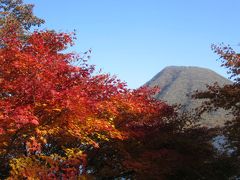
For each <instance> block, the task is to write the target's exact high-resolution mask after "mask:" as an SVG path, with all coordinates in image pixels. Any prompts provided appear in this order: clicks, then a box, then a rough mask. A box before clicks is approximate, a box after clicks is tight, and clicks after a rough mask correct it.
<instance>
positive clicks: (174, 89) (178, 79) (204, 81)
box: [145, 66, 232, 110]
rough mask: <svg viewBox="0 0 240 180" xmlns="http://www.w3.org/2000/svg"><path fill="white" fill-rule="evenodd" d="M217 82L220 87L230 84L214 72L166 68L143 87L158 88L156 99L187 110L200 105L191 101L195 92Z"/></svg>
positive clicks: (183, 67)
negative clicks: (180, 105)
mask: <svg viewBox="0 0 240 180" xmlns="http://www.w3.org/2000/svg"><path fill="white" fill-rule="evenodd" d="M215 82H217V83H218V84H219V85H220V86H223V85H224V84H230V83H232V82H231V81H230V80H228V79H226V78H224V77H222V76H220V75H219V74H217V73H216V72H214V71H212V70H210V69H207V68H201V67H195V66H168V67H166V68H164V69H163V70H162V71H160V72H159V73H158V74H156V75H155V76H154V77H153V78H152V79H151V80H150V81H148V82H147V83H146V84H145V85H147V86H150V87H154V86H158V87H159V88H160V92H159V93H158V94H156V95H155V97H156V98H157V99H160V100H163V101H166V102H167V103H168V104H170V105H172V104H182V105H184V106H186V108H187V109H188V110H190V109H194V108H196V107H198V106H200V105H201V102H202V101H201V100H193V99H191V95H193V94H194V92H195V91H196V90H199V91H202V90H206V85H212V84H214V83H215Z"/></svg>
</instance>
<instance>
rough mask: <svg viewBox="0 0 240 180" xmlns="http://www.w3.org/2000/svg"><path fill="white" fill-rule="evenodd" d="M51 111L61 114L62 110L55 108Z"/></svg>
mask: <svg viewBox="0 0 240 180" xmlns="http://www.w3.org/2000/svg"><path fill="white" fill-rule="evenodd" d="M53 111H57V112H61V111H62V110H61V109H60V108H55V109H53Z"/></svg>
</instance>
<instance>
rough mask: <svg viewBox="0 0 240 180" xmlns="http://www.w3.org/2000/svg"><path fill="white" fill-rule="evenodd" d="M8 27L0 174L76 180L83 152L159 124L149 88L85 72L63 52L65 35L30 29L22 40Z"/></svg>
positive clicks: (0, 80) (162, 109)
mask: <svg viewBox="0 0 240 180" xmlns="http://www.w3.org/2000/svg"><path fill="white" fill-rule="evenodd" d="M15 29H16V28H15V26H14V24H10V25H9V26H8V27H7V28H5V29H2V38H1V44H3V47H2V48H1V49H0V72H1V73H0V87H1V92H0V96H1V99H0V133H1V134H0V158H1V171H2V174H4V173H6V172H9V173H10V177H13V178H24V177H32V178H36V177H42V178H43V179H44V178H67V177H79V176H81V175H84V174H86V171H85V167H86V153H85V151H86V150H87V149H89V148H99V143H100V142H102V141H109V140H110V139H119V140H124V139H126V138H128V137H129V136H133V135H134V136H138V135H140V134H141V133H142V131H141V130H140V129H139V130H138V131H136V130H135V127H140V126H144V125H147V124H154V123H157V124H159V125H160V124H161V118H162V117H164V116H167V115H170V114H171V113H172V109H171V108H170V107H168V106H167V105H166V104H164V103H161V102H158V101H156V100H153V99H152V98H151V97H150V96H151V94H152V93H153V92H151V91H150V90H147V89H146V88H140V89H138V90H129V89H127V88H126V87H125V83H122V82H120V81H119V80H118V79H116V78H115V77H111V76H109V75H108V74H97V75H93V72H94V66H90V65H88V64H87V62H85V60H83V59H81V57H79V56H78V55H75V54H72V53H64V52H63V51H64V50H66V48H67V47H68V45H72V43H73V42H72V36H71V34H65V33H56V32H53V31H40V32H39V31H35V32H33V33H32V34H30V35H28V36H27V38H22V36H21V34H19V33H18V32H17V31H15ZM76 62H78V64H80V65H79V66H73V65H72V64H73V63H76ZM79 167H81V170H79ZM8 169H9V170H8Z"/></svg>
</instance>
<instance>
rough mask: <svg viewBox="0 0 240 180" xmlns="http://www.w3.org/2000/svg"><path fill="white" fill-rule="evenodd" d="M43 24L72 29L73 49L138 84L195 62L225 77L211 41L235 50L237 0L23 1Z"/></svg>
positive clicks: (132, 85) (239, 3) (238, 15)
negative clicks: (165, 70)
mask: <svg viewBox="0 0 240 180" xmlns="http://www.w3.org/2000/svg"><path fill="white" fill-rule="evenodd" d="M24 2H25V3H32V4H35V8H34V13H35V14H36V15H37V16H39V17H41V18H43V19H45V20H46V23H45V25H44V26H43V28H47V29H55V30H57V31H64V32H72V31H73V30H74V29H75V30H76V32H77V40H76V45H75V46H74V48H73V50H74V51H77V52H83V51H86V50H88V49H90V48H91V49H92V50H93V53H92V56H91V60H90V62H89V63H90V64H95V65H96V67H97V68H98V69H100V68H101V69H102V70H103V72H106V73H110V74H112V75H117V76H118V77H119V78H120V79H121V80H123V81H126V82H127V84H128V86H129V87H130V88H137V87H139V86H141V85H143V84H144V83H145V82H146V81H148V80H150V79H151V78H152V77H153V76H154V75H155V74H157V73H158V72H159V71H160V70H162V69H163V68H164V67H166V66H170V65H180V66H200V67H206V68H210V69H212V70H214V71H216V72H217V73H219V74H221V75H223V76H225V77H227V75H226V73H225V71H226V70H225V69H223V68H221V67H220V66H219V65H220V63H219V62H217V61H216V59H217V58H218V56H217V55H215V54H214V53H213V52H212V50H211V48H210V46H211V44H212V43H215V44H217V43H221V42H224V43H226V44H230V45H231V46H232V47H233V48H236V49H237V48H238V49H239V46H238V44H239V42H240V37H239V36H240V33H239V29H240V23H239V18H240V11H239V8H240V1H239V0H227V1H226V0H181V1H180V0H68V1H65V0H25V1H24Z"/></svg>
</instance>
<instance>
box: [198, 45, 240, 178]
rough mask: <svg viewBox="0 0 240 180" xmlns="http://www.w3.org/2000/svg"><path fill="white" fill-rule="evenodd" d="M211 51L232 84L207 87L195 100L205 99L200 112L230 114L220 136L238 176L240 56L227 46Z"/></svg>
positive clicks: (214, 47) (239, 151) (239, 171)
mask: <svg viewBox="0 0 240 180" xmlns="http://www.w3.org/2000/svg"><path fill="white" fill-rule="evenodd" d="M212 49H213V50H214V52H215V53H217V54H218V55H219V56H220V59H221V62H222V66H223V67H225V68H227V69H228V71H227V73H228V74H230V78H231V79H232V80H233V83H232V84H228V85H225V86H223V87H222V86H219V85H218V84H217V83H215V84H214V85H212V86H207V87H208V89H207V90H206V91H202V92H197V93H196V95H195V98H200V99H205V102H204V104H203V105H202V107H201V109H202V110H201V112H204V111H214V110H216V109H218V108H223V109H226V110H228V111H229V113H231V115H232V118H230V119H227V120H226V123H225V127H223V129H222V134H223V135H224V136H225V137H226V139H227V142H228V144H227V146H226V147H225V148H226V149H227V150H229V149H231V151H232V153H231V157H232V158H233V162H234V163H235V165H236V167H237V171H238V173H236V175H237V176H240V164H239V155H240V136H239V133H240V76H239V75H240V56H239V54H238V53H237V52H236V51H235V50H234V49H233V48H232V47H231V46H229V45H228V46H226V45H224V44H221V45H212ZM206 99H207V100H206ZM201 112H200V113H201Z"/></svg>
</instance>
